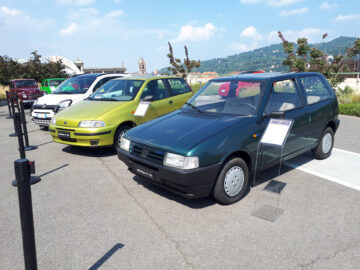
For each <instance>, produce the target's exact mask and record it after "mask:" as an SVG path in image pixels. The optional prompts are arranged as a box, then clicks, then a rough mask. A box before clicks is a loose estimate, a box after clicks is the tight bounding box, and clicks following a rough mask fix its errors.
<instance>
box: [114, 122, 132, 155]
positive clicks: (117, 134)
mask: <svg viewBox="0 0 360 270" xmlns="http://www.w3.org/2000/svg"><path fill="white" fill-rule="evenodd" d="M129 129H131V127H130V126H120V127H118V129H117V130H116V132H115V136H114V143H113V149H114V151H117V149H118V148H119V147H120V138H121V137H122V136H123V135H124V134H125V132H126V131H128V130H129Z"/></svg>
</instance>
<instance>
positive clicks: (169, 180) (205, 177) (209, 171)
mask: <svg viewBox="0 0 360 270" xmlns="http://www.w3.org/2000/svg"><path fill="white" fill-rule="evenodd" d="M117 152H118V157H119V159H120V160H121V161H123V162H124V163H125V164H126V165H127V166H128V168H129V170H130V171H131V172H133V173H134V174H136V175H138V176H141V177H143V178H145V179H147V180H149V181H151V182H152V183H153V184H155V185H158V186H160V187H162V188H164V189H166V190H169V191H171V192H173V193H175V194H178V195H180V196H182V197H185V198H187V199H194V198H202V197H208V196H209V195H210V194H211V191H212V189H213V186H214V183H215V181H216V178H217V175H218V172H219V170H220V167H221V162H220V163H216V164H212V165H208V166H204V167H200V168H196V169H191V170H182V169H177V168H172V167H168V166H165V165H163V164H160V163H155V162H152V161H149V160H147V159H144V158H142V157H138V156H136V155H133V154H131V153H129V152H127V151H124V150H122V149H120V148H119V149H117Z"/></svg>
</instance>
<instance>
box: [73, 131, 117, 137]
mask: <svg viewBox="0 0 360 270" xmlns="http://www.w3.org/2000/svg"><path fill="white" fill-rule="evenodd" d="M110 133H111V130H109V131H104V132H98V133H74V135H76V136H98V135H105V134H110Z"/></svg>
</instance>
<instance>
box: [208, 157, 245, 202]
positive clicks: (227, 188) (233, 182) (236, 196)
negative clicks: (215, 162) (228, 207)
mask: <svg viewBox="0 0 360 270" xmlns="http://www.w3.org/2000/svg"><path fill="white" fill-rule="evenodd" d="M248 188H249V169H248V167H247V165H246V163H245V161H244V160H243V159H241V158H233V159H231V160H229V161H228V162H227V163H225V165H224V166H223V168H222V169H221V172H220V174H219V176H218V178H217V181H216V184H215V187H214V190H213V196H214V198H215V200H216V201H217V202H219V203H221V204H232V203H234V202H237V201H238V200H240V199H241V198H242V197H244V196H245V194H246V192H247V191H248Z"/></svg>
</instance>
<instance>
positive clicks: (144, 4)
mask: <svg viewBox="0 0 360 270" xmlns="http://www.w3.org/2000/svg"><path fill="white" fill-rule="evenodd" d="M278 30H280V31H282V32H283V34H284V36H285V38H287V39H288V40H291V41H295V40H296V39H297V38H298V37H307V38H308V39H309V41H310V42H319V41H320V40H321V36H322V34H324V33H328V34H329V35H328V37H327V40H328V41H330V40H332V39H334V38H336V37H339V36H352V37H360V4H359V0H343V1H340V0H334V1H333V0H329V1H316V0H313V1H312V0H226V1H218V0H217V1H213V0H198V1H194V0H192V1H188V0H183V1H169V0H166V1H165V0H159V1H156V0H153V1H145V0H139V1H136V0H133V1H130V0H73V1H71V0H55V1H44V0H31V1H25V0H0V36H1V43H0V55H8V56H10V57H13V58H23V57H29V53H30V52H31V51H33V50H38V53H40V54H41V55H43V56H47V55H61V56H65V57H67V58H70V59H73V60H75V59H77V58H79V59H81V60H83V61H84V65H85V66H86V67H112V66H120V65H121V63H122V61H123V62H124V64H125V66H126V67H127V68H128V71H130V72H131V71H136V70H137V68H138V66H137V61H138V60H139V58H140V57H143V58H144V59H145V61H146V63H147V70H148V71H152V70H155V69H160V68H162V67H164V66H167V65H168V59H167V58H166V54H167V52H168V45H167V42H168V41H170V42H172V44H173V48H174V53H175V56H176V57H180V58H183V57H184V49H183V46H184V45H187V47H188V49H189V54H190V58H192V59H196V60H197V59H200V60H207V59H212V58H217V57H224V56H228V55H233V54H235V53H240V52H244V51H248V50H252V49H255V48H259V47H262V46H265V45H269V44H274V43H279V42H280V40H279V38H278V37H277V34H276V32H277V31H278Z"/></svg>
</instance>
